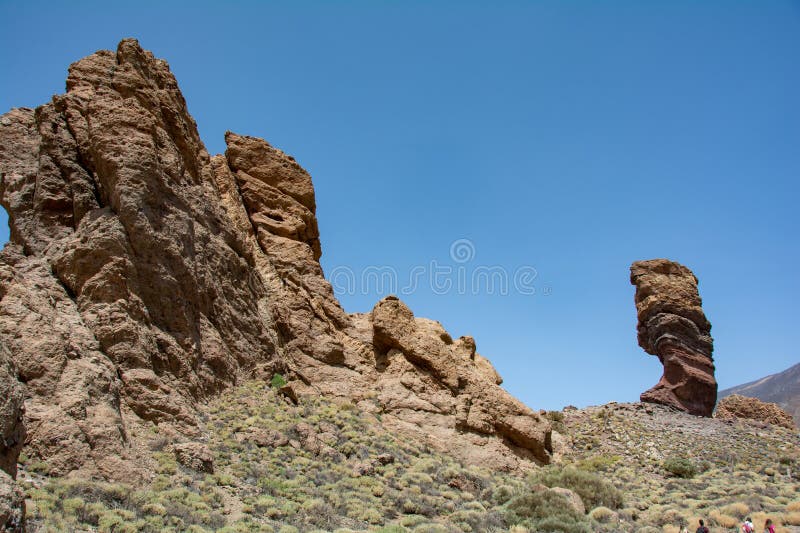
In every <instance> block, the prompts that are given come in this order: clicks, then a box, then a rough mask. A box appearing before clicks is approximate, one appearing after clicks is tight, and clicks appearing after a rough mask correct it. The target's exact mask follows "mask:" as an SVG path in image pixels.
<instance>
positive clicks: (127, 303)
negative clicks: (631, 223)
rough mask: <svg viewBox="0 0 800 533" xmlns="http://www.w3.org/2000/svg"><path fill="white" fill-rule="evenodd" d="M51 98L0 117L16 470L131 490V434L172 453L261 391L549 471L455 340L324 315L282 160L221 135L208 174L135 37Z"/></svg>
mask: <svg viewBox="0 0 800 533" xmlns="http://www.w3.org/2000/svg"><path fill="white" fill-rule="evenodd" d="M66 89H67V90H66V93H65V94H63V95H58V96H54V97H53V99H52V101H50V102H49V103H46V104H44V105H42V106H40V107H38V108H36V109H35V110H34V109H27V108H18V109H12V110H11V111H9V112H8V113H6V114H5V115H2V117H0V175H1V177H0V204H2V206H3V207H4V208H5V209H6V210H7V211H8V215H9V225H10V227H11V240H10V242H9V243H8V245H7V246H6V247H5V248H4V249H3V251H2V252H0V344H2V345H4V346H5V347H6V348H7V351H8V354H9V359H10V363H11V365H13V368H15V373H16V374H15V375H14V376H11V374H9V376H11V377H9V380H11V381H14V380H16V379H17V377H16V375H17V374H18V376H19V378H18V381H19V382H20V383H21V384H22V385H23V386H24V389H25V396H26V398H27V399H26V403H25V406H26V411H25V418H24V426H25V428H26V430H27V435H28V436H27V439H26V445H25V446H26V448H25V450H26V455H28V456H29V457H31V458H36V459H37V460H42V461H45V462H46V463H47V465H48V468H49V470H50V472H51V473H52V474H53V475H66V474H71V475H75V476H79V477H80V476H94V477H104V478H109V479H111V478H116V479H120V478H125V479H129V480H131V479H135V478H136V477H137V476H142V475H147V474H148V472H143V471H142V468H141V466H140V463H139V462H138V461H137V458H138V457H139V452H138V448H137V446H138V444H137V442H138V440H137V435H138V434H140V433H141V432H142V431H147V430H148V429H149V428H152V426H153V425H158V426H159V427H162V426H165V428H164V429H165V431H164V434H170V435H175V436H177V437H176V438H183V437H186V436H191V435H192V434H193V433H194V432H196V431H197V421H196V413H197V409H196V406H197V404H198V403H199V402H203V401H205V400H206V399H207V398H209V397H211V396H213V395H216V394H219V393H220V392H221V391H223V390H225V389H226V388H227V387H230V386H232V385H234V384H236V383H237V382H239V381H241V380H242V379H253V378H255V379H267V380H268V379H269V378H270V377H271V376H272V375H273V374H274V373H276V372H280V373H281V374H283V375H284V376H286V377H287V378H288V379H289V380H290V381H291V383H292V386H293V387H294V388H295V390H296V392H297V393H298V394H300V395H303V394H306V395H310V394H323V395H326V396H329V397H335V398H339V399H344V400H347V401H352V402H353V403H356V404H358V405H359V406H360V408H362V409H364V410H366V411H369V412H374V413H380V414H381V419H382V423H383V424H384V425H385V426H387V427H390V428H392V429H395V430H396V431H397V432H399V433H403V434H413V435H415V436H417V437H418V438H420V439H423V440H425V441H427V442H429V443H430V444H431V445H432V446H434V447H437V448H440V449H442V450H446V451H448V452H450V453H452V454H453V455H455V456H457V457H459V458H461V459H463V460H465V461H467V462H471V463H473V464H482V465H486V466H491V467H494V468H501V469H505V470H519V469H525V468H528V467H531V466H532V465H534V464H536V463H546V462H548V461H549V460H550V456H551V430H550V424H549V422H548V421H547V420H546V419H545V418H544V417H542V416H541V415H540V414H539V413H537V412H534V411H532V410H531V409H530V408H528V407H526V406H525V405H523V404H521V403H520V402H518V401H517V400H516V399H514V398H513V397H511V396H510V395H509V394H508V393H507V392H506V391H504V390H503V389H502V388H500V386H499V383H500V379H499V376H497V373H496V372H494V369H493V368H492V366H491V364H490V363H489V362H488V361H487V360H486V359H484V358H482V357H481V356H480V355H479V354H477V353H476V352H475V343H474V341H473V340H472V339H471V338H469V337H464V338H462V339H458V340H456V341H453V340H452V339H451V338H450V336H449V335H448V334H447V332H445V331H444V329H443V328H442V327H441V325H440V324H438V323H437V322H433V321H427V320H425V319H421V318H415V317H414V316H413V314H412V313H411V311H410V310H409V309H408V308H406V307H405V306H404V305H402V304H401V303H400V302H399V301H397V300H388V301H384V302H382V303H379V304H378V305H377V306H376V309H375V311H373V312H372V313H368V314H358V315H348V314H347V313H346V312H345V311H344V310H343V309H342V307H341V305H340V304H339V302H338V301H337V300H336V298H335V296H334V294H333V290H332V288H331V285H330V284H329V283H328V281H327V280H326V279H325V277H324V275H323V272H322V268H321V266H320V264H319V258H320V255H321V254H322V246H321V244H320V236H319V230H318V225H317V219H316V214H315V210H316V200H315V195H314V188H313V185H312V182H311V176H310V175H309V174H308V173H307V172H306V171H305V170H304V169H303V168H302V167H301V166H300V165H299V164H298V163H297V162H296V161H295V160H294V158H292V157H291V156H289V155H287V154H285V153H284V152H282V151H281V150H278V149H277V148H274V147H272V146H271V145H270V144H269V143H267V142H266V141H264V140H261V139H257V138H254V137H248V136H244V135H237V134H234V133H231V132H228V133H227V134H226V136H225V141H226V143H227V149H226V151H225V154H224V155H217V156H213V157H212V156H209V154H208V153H207V152H206V149H205V147H204V146H203V143H202V141H201V140H200V136H199V135H198V132H197V126H196V124H195V122H194V119H192V117H191V115H190V114H189V112H188V108H187V105H186V102H185V100H184V98H183V95H182V94H181V92H180V90H179V88H178V84H177V81H176V80H175V77H174V76H173V74H172V72H171V71H170V68H169V65H168V64H167V63H166V62H165V61H164V60H161V59H157V58H155V57H154V56H153V54H151V53H150V52H147V51H145V50H143V49H142V48H141V47H140V46H139V43H138V42H137V41H136V40H134V39H125V40H123V41H122V42H120V43H119V46H118V47H117V50H116V51H115V52H112V51H108V50H105V51H99V52H97V53H95V54H92V55H91V56H88V57H86V58H83V59H81V60H79V61H77V62H76V63H73V64H72V65H71V66H70V68H69V76H68V78H67V86H66ZM400 324H401V325H402V328H400V326H399V325H400ZM429 367H430V368H435V369H437V371H439V370H440V372H438V373H432V372H431V371H430V368H429ZM9 368H11V366H9ZM11 385H14V386H15V387H16V386H17V385H16V384H15V383H12V384H11ZM4 431H5V427H4Z"/></svg>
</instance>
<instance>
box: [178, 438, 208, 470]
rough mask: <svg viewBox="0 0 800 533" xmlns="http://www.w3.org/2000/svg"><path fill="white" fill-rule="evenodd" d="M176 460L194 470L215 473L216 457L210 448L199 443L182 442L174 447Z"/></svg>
mask: <svg viewBox="0 0 800 533" xmlns="http://www.w3.org/2000/svg"><path fill="white" fill-rule="evenodd" d="M172 452H173V453H174V454H175V459H176V460H177V461H178V462H179V463H180V464H182V465H183V466H186V467H188V468H191V469H192V470H197V471H198V472H207V473H209V474H213V473H214V455H213V454H212V453H211V450H209V449H208V446H206V445H205V444H202V443H199V442H182V443H180V444H176V445H175V446H173V447H172Z"/></svg>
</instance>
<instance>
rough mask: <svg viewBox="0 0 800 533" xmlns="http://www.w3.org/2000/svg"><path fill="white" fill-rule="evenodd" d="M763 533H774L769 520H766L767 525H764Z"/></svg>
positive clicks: (773, 527)
mask: <svg viewBox="0 0 800 533" xmlns="http://www.w3.org/2000/svg"><path fill="white" fill-rule="evenodd" d="M764 533H775V526H774V525H773V524H772V519H771V518H767V523H766V524H764Z"/></svg>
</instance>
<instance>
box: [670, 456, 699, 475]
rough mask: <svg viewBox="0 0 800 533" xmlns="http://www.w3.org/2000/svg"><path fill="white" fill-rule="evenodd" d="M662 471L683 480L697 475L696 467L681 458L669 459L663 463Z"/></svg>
mask: <svg viewBox="0 0 800 533" xmlns="http://www.w3.org/2000/svg"><path fill="white" fill-rule="evenodd" d="M664 470H666V471H667V472H669V473H670V474H672V475H673V476H678V477H682V478H684V479H689V478H693V477H694V476H695V475H697V467H695V466H694V463H692V461H690V460H689V459H685V458H683V457H669V458H668V459H666V460H665V461H664Z"/></svg>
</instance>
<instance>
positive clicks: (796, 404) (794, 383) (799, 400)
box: [718, 363, 800, 426]
mask: <svg viewBox="0 0 800 533" xmlns="http://www.w3.org/2000/svg"><path fill="white" fill-rule="evenodd" d="M731 394H740V395H742V396H749V397H751V398H758V399H759V400H761V401H764V402H772V403H777V404H778V405H780V406H781V407H782V408H783V409H785V410H786V412H788V413H789V414H790V415H792V417H793V418H794V421H795V422H796V423H797V424H798V426H800V363H798V364H796V365H794V366H792V367H790V368H787V369H786V370H784V371H783V372H779V373H777V374H772V375H770V376H766V377H763V378H761V379H757V380H755V381H751V382H750V383H745V384H743V385H737V386H736V387H731V388H729V389H725V390H723V391H720V393H719V395H718V397H719V399H722V398H724V397H725V396H730V395H731Z"/></svg>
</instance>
